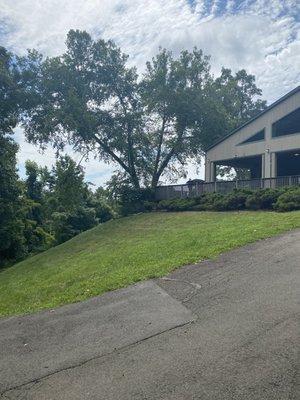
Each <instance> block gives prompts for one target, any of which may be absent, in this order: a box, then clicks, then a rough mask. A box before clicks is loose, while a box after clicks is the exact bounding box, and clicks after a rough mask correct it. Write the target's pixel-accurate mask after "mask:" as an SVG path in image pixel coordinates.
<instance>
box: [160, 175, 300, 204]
mask: <svg viewBox="0 0 300 400" xmlns="http://www.w3.org/2000/svg"><path fill="white" fill-rule="evenodd" d="M297 185H300V175H294V176H279V177H277V178H262V179H249V180H236V181H219V182H196V183H194V184H190V183H189V184H187V183H186V184H183V185H169V186H158V187H157V188H156V190H155V199H156V200H167V199H175V198H181V199H183V198H186V197H197V196H200V195H201V194H203V193H212V192H218V193H230V192H232V191H233V190H234V189H246V188H247V189H266V188H278V187H283V186H297Z"/></svg>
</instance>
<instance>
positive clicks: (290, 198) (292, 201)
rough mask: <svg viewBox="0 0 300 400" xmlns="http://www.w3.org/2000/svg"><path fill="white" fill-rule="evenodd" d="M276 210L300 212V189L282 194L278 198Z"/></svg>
mask: <svg viewBox="0 0 300 400" xmlns="http://www.w3.org/2000/svg"><path fill="white" fill-rule="evenodd" d="M274 209H275V210H277V211H292V210H300V188H295V189H289V190H287V191H286V192H284V193H282V194H281V195H280V196H279V197H278V199H277V201H276V203H275V205H274Z"/></svg>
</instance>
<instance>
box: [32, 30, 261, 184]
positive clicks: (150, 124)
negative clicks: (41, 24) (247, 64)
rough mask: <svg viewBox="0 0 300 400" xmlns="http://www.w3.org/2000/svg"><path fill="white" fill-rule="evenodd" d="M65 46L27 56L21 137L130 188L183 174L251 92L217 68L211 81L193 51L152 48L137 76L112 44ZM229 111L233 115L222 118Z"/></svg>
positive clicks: (85, 38) (73, 34) (76, 35)
mask: <svg viewBox="0 0 300 400" xmlns="http://www.w3.org/2000/svg"><path fill="white" fill-rule="evenodd" d="M66 45H67V50H66V52H65V53H64V54H62V55H61V56H60V57H54V58H47V59H46V60H44V61H43V62H40V58H39V57H38V56H37V55H36V54H35V57H36V60H37V61H36V62H35V63H34V67H35V69H36V68H37V66H38V65H39V63H40V71H39V72H38V73H37V72H35V73H33V74H32V75H31V76H36V83H35V84H31V88H33V94H32V95H31V98H33V99H34V101H31V102H30V107H29V110H28V113H27V114H26V118H24V126H25V130H26V136H27V139H28V140H29V141H30V142H32V143H36V144H40V145H41V146H45V145H47V144H49V143H50V144H52V145H53V146H54V148H56V149H57V150H58V151H61V150H62V149H63V148H64V146H65V145H66V144H69V145H71V146H73V148H74V149H75V150H76V151H79V152H81V153H82V154H83V156H89V155H92V154H93V155H95V156H96V157H98V158H100V159H102V160H104V161H107V162H114V163H116V164H117V165H118V167H119V171H120V172H121V174H122V176H121V180H122V181H126V180H129V181H130V184H131V185H132V186H133V187H134V188H136V189H139V188H140V187H142V186H147V187H152V188H154V187H156V186H157V184H158V182H159V180H160V179H161V177H162V176H172V177H174V176H175V177H178V176H180V175H184V172H185V167H186V165H187V163H188V161H189V160H190V159H197V158H198V157H199V156H201V155H202V154H203V150H204V149H205V147H206V146H207V145H208V144H210V143H211V141H212V140H215V139H216V138H219V137H221V136H222V135H224V134H226V133H227V132H228V129H229V128H230V127H231V126H233V125H234V124H235V123H236V120H237V118H244V117H246V115H247V113H248V114H249V113H250V111H251V110H252V109H251V110H250V108H251V104H252V103H251V101H252V98H253V96H256V95H259V93H258V92H257V91H253V90H252V86H253V85H252V86H251V79H252V78H251V76H250V77H249V76H248V75H247V74H246V73H245V72H244V71H240V72H238V73H237V74H236V76H235V77H232V75H231V72H230V70H223V71H222V74H221V77H220V78H218V79H217V80H215V79H214V78H213V76H212V75H211V73H210V63H209V57H207V56H205V55H204V54H203V52H202V51H201V50H198V49H196V48H195V49H194V50H193V51H191V52H188V51H183V52H182V53H181V54H180V56H179V57H178V58H174V57H173V55H172V53H170V52H168V51H166V50H163V49H160V51H159V53H158V54H157V56H156V57H154V58H153V59H152V61H151V62H148V63H147V65H146V71H145V73H144V75H143V76H141V77H138V74H137V71H136V69H135V68H130V67H128V65H127V60H128V56H126V55H124V54H123V53H122V52H121V50H120V49H119V48H118V47H117V46H116V45H115V44H114V43H113V42H112V41H104V40H96V41H94V40H92V38H91V37H90V35H89V34H88V33H86V32H80V31H73V30H71V31H70V32H69V34H68V36H67V42H66ZM232 92H233V93H234V94H235V97H232ZM237 99H238V100H239V103H238V104H237ZM237 108H238V109H239V110H238V112H237ZM232 109H233V110H234V111H235V112H236V114H237V115H236V116H234V117H229V116H228V113H229V112H231V111H232ZM249 110H250V111H249ZM252 111H253V110H252ZM252 111H251V112H252Z"/></svg>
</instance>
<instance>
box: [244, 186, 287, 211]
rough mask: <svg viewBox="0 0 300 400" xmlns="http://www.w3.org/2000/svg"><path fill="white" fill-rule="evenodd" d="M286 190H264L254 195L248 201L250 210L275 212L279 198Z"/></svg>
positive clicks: (247, 205)
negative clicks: (275, 205)
mask: <svg viewBox="0 0 300 400" xmlns="http://www.w3.org/2000/svg"><path fill="white" fill-rule="evenodd" d="M284 190H286V189H264V190H258V191H256V192H254V193H252V194H251V195H250V196H249V197H248V198H247V201H246V207H247V208H248V209H249V210H273V208H274V204H275V203H276V201H277V199H278V197H279V196H280V195H281V194H282V192H283V191H284Z"/></svg>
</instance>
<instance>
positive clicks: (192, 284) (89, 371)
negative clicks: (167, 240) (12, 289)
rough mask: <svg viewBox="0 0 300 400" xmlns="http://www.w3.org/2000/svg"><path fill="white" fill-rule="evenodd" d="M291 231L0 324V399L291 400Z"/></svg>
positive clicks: (299, 256)
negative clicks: (126, 286)
mask: <svg viewBox="0 0 300 400" xmlns="http://www.w3.org/2000/svg"><path fill="white" fill-rule="evenodd" d="M299 287H300V230H297V231H293V232H289V233H287V234H284V235H282V236H279V237H276V238H271V239H267V240H263V241H260V242H257V243H255V244H253V245H250V246H247V247H243V248H241V249H238V250H234V251H231V252H229V253H226V254H224V255H222V256H220V257H219V258H218V259H217V260H215V261H206V262H202V263H200V264H199V265H193V266H187V267H183V268H181V269H179V270H177V271H175V272H174V273H172V274H170V275H169V276H168V277H165V278H162V279H158V280H156V281H149V282H144V283H141V284H138V285H134V286H131V287H129V288H127V289H123V290H119V291H115V292H111V293H107V294H105V295H104V296H100V297H97V298H94V299H90V300H88V301H86V302H82V303H79V304H73V305H69V306H65V307H62V308H59V309H56V310H54V311H52V312H50V311H46V312H42V313H38V314H35V315H31V316H25V317H13V318H7V319H1V320H0V393H1V395H0V398H1V399H24V400H25V399H28V400H29V399H30V400H44V399H45V400H50V399H51V400H60V399H64V400H67V399H68V400H69V399H70V400H71V399H72V400H77V399H80V400H82V399H93V400H96V399H97V400H102V399H103V400H118V399H120V400H127V399H128V400H132V399H133V400H134V399H143V400H145V399H151V400H152V399H165V400H166V399H168V400H171V399H172V400H176V399H178V400H179V399H180V400H189V399H201V400H208V399H212V400H219V399H220V400H227V399H228V400H229V399H230V400H234V399H239V400H240V399H251V400H254V399H255V400H263V399H267V400H270V399H278V400H296V399H299V398H300V392H299V357H298V351H299V314H300V308H299V298H300V297H299Z"/></svg>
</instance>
